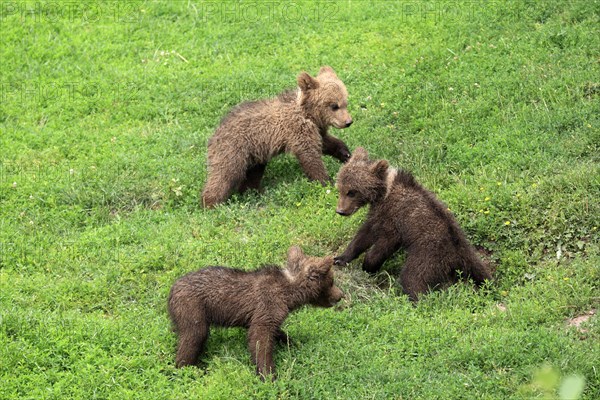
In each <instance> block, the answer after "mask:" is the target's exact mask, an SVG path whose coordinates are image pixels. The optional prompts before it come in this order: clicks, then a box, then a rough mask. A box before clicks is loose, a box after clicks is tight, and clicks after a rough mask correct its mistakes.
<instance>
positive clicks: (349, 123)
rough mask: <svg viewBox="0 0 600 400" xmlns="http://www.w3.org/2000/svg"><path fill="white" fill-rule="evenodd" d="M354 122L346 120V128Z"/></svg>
mask: <svg viewBox="0 0 600 400" xmlns="http://www.w3.org/2000/svg"><path fill="white" fill-rule="evenodd" d="M353 122H354V121H352V120H351V119H349V120H346V128H347V127H349V126H350V125H352V123H353Z"/></svg>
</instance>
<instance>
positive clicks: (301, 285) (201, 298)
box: [169, 246, 343, 379]
mask: <svg viewBox="0 0 600 400" xmlns="http://www.w3.org/2000/svg"><path fill="white" fill-rule="evenodd" d="M332 267H333V257H324V258H317V257H307V256H305V255H304V254H303V252H302V250H301V249H300V248H299V247H297V246H294V247H291V248H290V249H289V250H288V259H287V268H285V269H280V268H278V267H276V266H265V267H262V268H260V269H258V270H256V271H252V272H247V271H243V270H239V269H234V268H225V267H207V268H203V269H200V270H198V271H196V272H191V273H189V274H187V275H184V276H183V277H181V278H180V279H178V280H177V281H176V282H175V284H173V287H172V288H171V293H170V294H169V314H170V316H171V320H172V321H173V325H174V328H175V331H176V332H178V334H179V344H178V348H177V356H176V360H175V364H176V366H177V367H183V366H186V365H192V364H196V363H197V361H198V357H199V355H200V353H201V351H202V348H203V346H204V343H205V342H206V339H207V338H208V331H209V327H210V326H211V325H217V326H224V327H232V326H239V327H244V328H248V347H249V349H250V353H251V355H252V361H253V362H254V364H255V365H256V373H257V374H259V375H260V376H261V379H264V377H265V376H266V375H267V374H273V375H272V376H273V378H274V377H275V364H274V363H273V347H274V344H275V343H274V342H275V341H276V340H277V341H282V342H287V341H288V338H287V335H286V334H285V333H284V332H283V331H282V330H281V324H282V323H283V321H284V320H285V319H286V317H287V316H288V314H289V313H290V312H292V311H294V310H295V309H297V308H299V307H301V306H303V305H306V304H311V305H314V306H320V307H332V306H333V305H335V304H336V303H337V302H338V301H340V299H341V298H342V297H343V293H342V291H341V290H340V289H339V288H338V287H337V286H335V285H334V283H333V269H332Z"/></svg>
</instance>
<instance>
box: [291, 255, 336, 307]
mask: <svg viewBox="0 0 600 400" xmlns="http://www.w3.org/2000/svg"><path fill="white" fill-rule="evenodd" d="M285 273H286V275H287V276H288V279H290V281H291V282H293V283H296V284H298V285H299V286H301V287H302V291H303V295H304V296H303V297H304V298H305V299H306V300H307V303H309V304H312V305H314V306H318V307H333V306H334V305H335V304H336V303H337V302H339V301H340V300H341V299H342V297H344V293H343V292H342V291H341V290H340V288H338V287H337V286H335V285H334V282H333V257H331V256H329V257H322V258H320V257H309V256H306V255H304V253H303V252H302V250H301V249H300V247H298V246H292V247H290V249H289V250H288V258H287V268H286V269H285Z"/></svg>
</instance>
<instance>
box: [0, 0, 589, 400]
mask: <svg viewBox="0 0 600 400" xmlns="http://www.w3.org/2000/svg"><path fill="white" fill-rule="evenodd" d="M598 26H600V2H599V1H598V0H573V1H569V2H564V1H559V0H549V1H495V2H479V1H451V2H434V1H426V0H425V1H422V2H421V1H411V2H405V1H352V2H329V1H319V2H312V1H294V2H291V3H289V2H288V3H264V2H241V3H219V2H204V1H188V2H163V1H152V2H151V1H136V2H124V3H122V2H114V3H111V2H88V3H81V4H75V3H56V2H45V1H40V2H33V1H24V2H3V3H1V4H0V37H1V45H0V89H1V90H0V100H1V101H0V289H1V290H0V360H1V362H0V382H2V383H1V384H0V398H2V399H17V398H19V399H21V398H23V399H27V398H31V399H39V398H61V399H66V398H74V399H84V398H85V399H92V398H102V399H122V398H156V399H162V398H164V399H173V398H203V399H221V398H240V399H243V398H284V399H285V398H290V399H291V398H344V399H348V398H351V399H361V398H396V399H455V398H456V399H458V398H465V399H472V398H481V399H511V398H514V399H522V398H536V397H540V396H547V397H550V398H576V397H579V398H581V399H596V398H600V384H599V382H600V377H599V375H598V374H599V372H598V367H599V365H600V340H599V339H600V330H599V328H598V316H597V315H598V313H597V310H598V307H599V298H600V295H599V289H598V282H600V268H599V265H600V248H599V238H600V235H599V233H598V230H599V229H600V202H598V198H599V197H600V170H599V161H600V158H599V154H600V113H598V110H599V109H600V98H599V94H600V81H599V78H598V77H599V76H600V64H599V62H598V54H600V32H599V29H598ZM322 65H331V66H332V67H333V68H334V69H335V70H336V71H337V72H338V75H339V76H340V78H341V79H342V80H343V81H344V83H345V84H346V86H347V88H348V91H349V93H350V99H349V112H350V113H351V115H352V116H353V118H354V121H355V123H354V124H353V125H352V127H351V128H349V129H347V130H343V131H336V132H334V133H335V134H336V135H338V136H339V137H340V138H341V139H343V140H344V141H345V142H346V143H347V144H348V145H349V146H350V147H351V148H355V147H357V146H364V147H366V148H367V149H368V150H369V153H370V154H372V155H373V157H377V158H385V159H388V160H390V162H391V164H393V165H396V166H400V167H402V168H405V169H408V170H410V171H412V172H413V173H414V175H415V176H416V178H417V179H418V180H419V181H420V182H422V184H423V185H424V186H426V187H427V188H429V189H431V190H432V191H434V192H435V193H436V195H437V196H438V197H439V198H440V199H442V200H443V201H444V202H445V203H446V204H447V205H448V207H449V208H450V210H451V211H452V212H453V213H454V215H455V216H456V218H457V220H458V221H459V223H460V224H461V226H462V227H463V229H464V230H465V232H466V234H467V236H468V237H469V239H470V241H471V242H472V243H473V244H474V245H476V246H477V247H478V248H480V249H482V252H483V253H484V254H485V255H486V257H487V258H489V259H490V261H491V262H492V264H493V266H494V268H495V280H494V281H493V282H491V283H490V284H489V285H488V286H487V287H485V288H483V289H482V290H479V291H476V290H475V289H474V288H473V287H472V286H471V285H467V284H458V285H454V286H452V287H450V288H448V289H447V290H444V291H440V292H434V293H431V294H429V295H427V296H425V297H424V298H423V299H422V301H420V302H419V303H418V304H417V305H416V306H413V305H411V304H410V303H409V301H408V300H407V298H406V297H405V296H403V295H402V294H401V293H402V291H401V288H400V286H399V283H398V281H397V277H398V275H399V273H400V267H401V265H402V263H403V255H402V254H399V255H398V256H397V257H395V258H393V259H391V260H389V261H388V262H387V263H386V264H385V265H384V267H383V270H382V272H381V273H380V274H378V275H376V276H374V277H370V276H367V275H365V274H364V273H362V271H360V262H361V260H357V261H356V262H355V263H353V264H351V265H350V266H349V267H348V268H345V269H340V270H338V271H337V279H338V282H339V284H340V285H341V288H342V289H343V290H344V292H346V293H347V295H348V297H347V299H345V300H344V301H343V303H342V304H341V305H340V306H339V307H338V308H337V309H336V311H334V312H332V310H318V309H302V310H299V311H298V312H296V313H294V314H292V315H290V317H289V318H288V320H286V323H285V326H284V329H285V330H286V331H287V332H288V333H289V335H290V337H292V338H294V340H295V345H294V346H290V347H284V348H279V349H278V351H277V353H276V354H277V355H276V360H275V362H276V364H277V366H278V372H279V374H278V376H279V379H278V380H277V381H276V382H275V383H266V384H263V383H261V382H260V381H259V380H258V379H257V378H256V377H255V376H254V373H253V367H252V364H251V361H250V359H249V356H248V353H247V350H246V343H245V337H244V332H243V331H242V330H236V329H231V330H224V329H214V330H212V331H211V339H210V340H209V342H208V348H207V349H206V353H205V355H204V356H203V360H205V363H204V364H203V365H202V366H201V367H200V368H184V369H181V370H178V369H175V367H174V357H175V344H176V337H175V335H174V333H173V332H171V327H170V323H169V319H168V316H167V312H166V299H167V295H168V290H169V288H170V286H171V285H172V283H173V282H174V281H175V280H176V279H177V278H178V277H180V276H182V275H183V274H185V273H187V272H189V271H193V270H196V269H198V268H200V267H201V266H203V265H210V264H221V265H230V266H246V267H247V268H251V266H256V265H260V264H267V263H275V264H279V265H282V264H283V262H284V260H285V252H286V249H287V248H288V247H289V246H291V245H300V246H302V247H303V248H304V249H305V251H306V252H308V253H310V254H316V255H327V254H339V253H340V252H341V251H342V250H343V249H344V248H345V246H346V244H347V243H348V241H349V240H351V238H352V236H353V234H354V232H355V231H356V229H357V227H358V226H359V225H360V223H361V222H362V221H363V219H364V216H365V214H364V211H361V212H359V213H357V215H355V216H353V217H351V218H348V219H345V218H341V217H339V216H337V215H336V214H335V204H336V200H337V193H336V191H335V189H334V188H333V187H326V188H323V187H321V186H320V185H318V184H315V183H311V182H309V181H307V180H306V179H305V178H304V177H303V176H302V172H301V170H300V168H299V166H298V164H297V161H296V160H295V159H294V158H292V157H289V156H283V157H278V158H277V159H275V160H273V162H271V163H270V164H269V167H268V168H267V171H266V175H265V178H264V181H263V183H264V192H263V193H261V194H257V193H248V194H245V195H241V196H240V195H237V196H234V197H232V198H231V199H230V200H229V201H228V202H227V203H226V204H224V205H223V206H220V207H217V208H216V209H214V210H210V211H207V210H202V209H200V208H199V207H198V199H199V192H200V190H201V188H202V186H203V184H204V182H205V179H206V167H205V160H206V141H207V139H208V137H209V136H210V135H211V134H212V132H213V131H214V128H215V127H216V126H217V125H218V123H219V120H220V118H221V117H222V116H223V115H225V114H226V112H227V111H228V110H229V109H230V108H231V107H233V106H234V105H235V104H238V103H239V102H241V101H244V100H249V99H257V98H261V97H269V96H274V95H276V94H278V93H280V92H281V91H282V90H283V89H285V88H293V87H294V86H295V84H296V83H295V77H296V76H297V75H298V73H299V72H300V71H303V70H306V71H308V72H309V73H313V74H314V73H315V72H316V71H318V69H319V67H320V66H322ZM325 162H326V166H327V169H328V172H329V174H330V175H331V176H335V174H336V173H337V171H338V169H339V163H338V162H337V161H336V160H332V159H327V158H326V159H325ZM594 310H596V313H595V314H594ZM576 317H582V318H581V320H585V322H580V319H577V320H576V319H575V318H576ZM574 321H579V322H577V324H579V325H576V324H575V322H574Z"/></svg>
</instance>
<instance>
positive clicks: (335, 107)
mask: <svg viewBox="0 0 600 400" xmlns="http://www.w3.org/2000/svg"><path fill="white" fill-rule="evenodd" d="M331 109H332V110H333V111H337V110H339V109H340V106H339V105H337V104H335V103H334V104H332V105H331Z"/></svg>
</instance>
